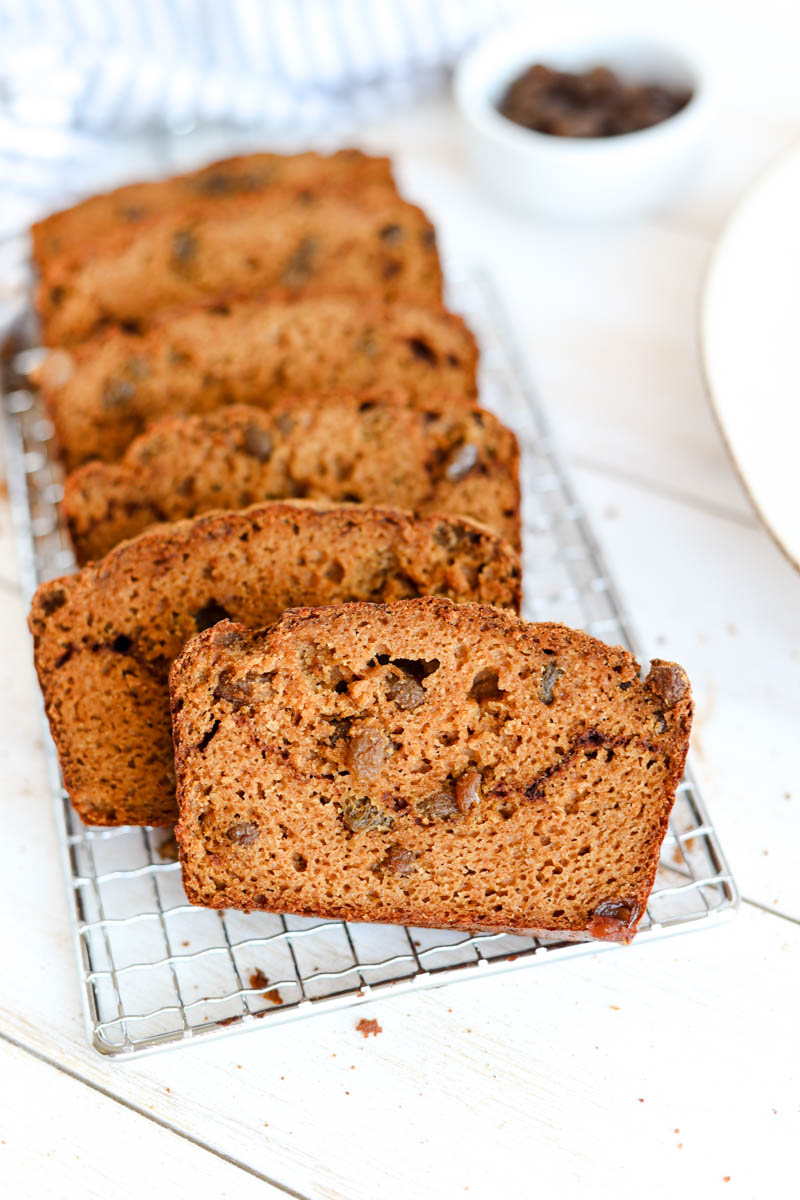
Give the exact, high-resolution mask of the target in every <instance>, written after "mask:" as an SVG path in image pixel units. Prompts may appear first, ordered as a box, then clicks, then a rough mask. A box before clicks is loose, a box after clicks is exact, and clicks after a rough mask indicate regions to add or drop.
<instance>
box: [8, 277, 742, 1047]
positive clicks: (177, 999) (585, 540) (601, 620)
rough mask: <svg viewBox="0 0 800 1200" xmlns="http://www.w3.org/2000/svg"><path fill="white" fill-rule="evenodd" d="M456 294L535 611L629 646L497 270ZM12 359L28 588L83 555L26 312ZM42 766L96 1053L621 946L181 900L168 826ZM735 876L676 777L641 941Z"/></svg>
mask: <svg viewBox="0 0 800 1200" xmlns="http://www.w3.org/2000/svg"><path fill="white" fill-rule="evenodd" d="M450 293H451V294H450V303H451V305H452V307H453V308H455V309H457V310H459V311H461V312H462V313H463V314H464V316H465V317H466V318H467V320H468V321H469V323H470V324H471V326H472V327H473V329H474V330H475V333H476V334H477V336H478V339H479V341H480V343H481V348H482V366H481V400H482V403H483V404H484V405H485V406H486V407H488V408H491V409H492V410H493V411H494V412H496V413H497V414H498V415H499V416H500V417H501V418H502V419H503V420H504V421H505V422H506V423H507V424H508V425H510V426H511V427H512V428H513V429H514V430H515V431H516V432H517V435H518V436H519V439H520V444H521V447H522V456H523V476H522V485H523V498H524V499H523V542H524V554H525V574H524V596H525V601H524V608H523V611H524V614H525V616H527V617H528V618H529V619H531V620H558V621H564V622H566V623H567V624H569V625H573V626H577V627H580V628H583V629H585V630H586V631H587V632H589V633H591V634H594V635H595V636H597V637H599V638H602V639H603V640H604V641H608V642H612V643H619V644H622V645H624V646H627V647H628V648H629V649H632V650H634V653H635V652H636V651H635V646H634V639H633V637H632V635H631V632H630V625H629V622H628V619H627V617H626V615H625V613H624V610H623V608H622V606H621V604H620V601H619V598H618V596H617V593H616V591H615V588H614V586H613V584H612V583H611V581H610V579H609V575H608V571H607V570H606V567H605V564H604V563H603V560H602V558H601V555H600V553H599V550H598V547H597V544H596V543H595V540H594V538H593V536H592V534H591V532H590V530H589V526H588V524H587V521H586V518H585V516H584V515H583V513H582V511H581V509H580V507H579V505H578V504H577V503H576V500H575V496H574V493H573V492H572V489H571V487H570V484H569V482H568V480H567V479H566V478H565V475H564V471H563V468H562V466H561V464H560V462H559V459H558V457H557V455H556V453H555V451H554V448H553V444H552V440H551V436H550V433H549V431H548V428H547V425H546V422H545V420H544V418H543V415H542V413H541V411H540V408H539V405H538V403H537V401H536V398H535V395H534V393H533V391H532V389H531V388H530V386H529V385H528V383H527V381H526V379H525V375H524V373H523V371H522V369H521V366H520V363H519V361H518V359H517V357H516V354H515V352H514V348H513V342H512V340H511V338H510V336H509V333H508V330H507V328H506V326H505V324H504V321H503V319H502V318H501V317H500V316H499V314H500V312H501V309H500V307H499V305H498V302H497V298H496V297H495V296H494V295H493V293H492V290H491V286H490V284H489V282H488V281H487V280H486V279H485V278H483V277H481V276H477V275H476V276H471V275H470V276H463V277H455V276H454V275H451V286H450ZM15 336H16V338H17V341H16V345H14V344H11V345H10V348H9V351H8V353H7V354H6V356H5V362H4V366H3V371H4V375H3V380H2V382H3V391H4V408H5V413H6V434H7V447H8V473H9V493H10V498H11V503H12V508H13V515H14V518H15V525H16V528H17V531H18V535H19V549H20V561H21V567H22V574H23V583H24V586H25V588H26V589H27V590H28V591H29V592H32V591H33V589H34V588H35V587H36V585H37V584H38V583H39V582H41V581H42V580H44V579H49V578H52V577H54V576H56V575H61V574H64V573H66V572H69V571H71V570H73V569H74V560H73V556H72V551H71V549H70V545H69V539H68V537H67V534H66V531H65V529H64V526H63V524H62V522H61V519H60V515H59V510H58V503H59V500H60V498H61V494H62V478H63V477H62V472H61V468H60V466H59V464H58V463H57V461H56V460H55V458H54V456H53V455H51V453H50V447H51V443H52V437H53V428H52V425H51V424H50V422H49V420H48V418H47V415H46V413H45V412H44V410H43V408H42V405H41V402H40V399H39V397H38V396H37V394H36V393H35V391H33V390H32V389H30V388H29V386H28V383H27V379H26V372H27V371H28V370H29V369H30V368H31V366H32V365H33V364H34V363H35V362H36V361H37V359H38V357H39V356H40V353H41V352H40V351H38V350H36V349H35V348H32V347H33V337H34V333H33V328H32V324H31V327H30V328H26V327H25V322H24V321H22V322H21V323H19V324H18V326H17V332H16V334H15ZM45 743H46V746H47V756H48V764H49V769H50V776H51V780H52V790H53V797H54V801H55V809H56V817H57V821H58V826H59V830H60V834H61V844H62V847H63V856H64V867H65V872H66V877H67V881H68V888H69V894H70V908H71V912H72V918H73V929H74V936H75V943H76V948H77V953H78V963H79V969H80V973H81V978H82V982H83V992H84V999H85V1007H86V1015H87V1019H88V1025H89V1033H90V1037H91V1040H92V1043H93V1045H94V1046H95V1048H96V1049H97V1050H99V1051H100V1052H101V1053H103V1054H125V1053H128V1054H130V1053H132V1052H134V1051H135V1052H141V1051H143V1050H152V1049H155V1048H157V1047H162V1046H167V1045H170V1044H173V1043H177V1042H179V1041H181V1040H185V1039H188V1038H192V1037H195V1036H199V1035H202V1036H203V1037H207V1036H211V1035H213V1034H214V1033H217V1034H219V1033H221V1032H230V1031H231V1030H234V1029H241V1030H243V1029H246V1028H254V1027H257V1026H258V1025H259V1024H260V1023H266V1024H274V1023H277V1022H279V1021H286V1020H289V1019H292V1018H297V1017H302V1016H307V1015H310V1014H312V1013H315V1012H317V1011H322V1010H324V1009H328V1008H335V1007H338V1008H341V1007H345V1006H348V1005H351V1004H356V1003H359V1002H360V1001H363V1000H367V999H374V998H376V997H377V996H380V995H386V994H389V993H392V994H396V993H397V992H398V991H400V990H403V991H408V990H413V989H416V988H421V987H431V986H437V985H439V984H443V983H445V982H451V981H454V980H458V979H474V978H479V977H481V976H485V975H489V974H496V973H498V972H500V971H507V970H512V969H515V968H519V967H523V966H533V965H540V964H542V963H548V962H556V961H557V960H558V959H560V958H564V957H567V956H570V955H577V954H586V953H597V952H598V951H607V950H609V949H613V947H611V946H609V945H608V944H603V943H597V942H588V943H580V944H574V943H566V942H563V941H558V940H542V939H536V938H525V937H517V936H512V935H510V934H468V933H458V932H453V931H442V930H432V929H411V928H408V929H407V928H405V927H403V926H388V925H367V924H350V923H346V922H343V921H322V920H314V919H310V918H301V917H292V916H276V915H271V914H267V913H252V914H245V913H239V912H233V911H228V912H218V911H212V910H209V909H203V908H195V907H192V906H191V905H189V904H187V902H186V898H185V896H184V893H183V889H182V886H181V877H180V868H179V865H178V863H177V861H176V851H175V843H174V840H173V838H172V836H171V835H170V834H169V832H168V831H165V830H156V829H140V828H134V827H126V828H121V829H90V828H88V827H86V826H84V825H83V824H82V822H81V821H80V820H79V819H78V817H77V816H76V815H75V813H74V812H73V810H72V808H71V806H70V803H69V800H68V798H67V795H66V793H65V792H64V790H63V787H62V783H61V777H60V773H59V768H58V760H57V757H56V752H55V748H54V746H53V744H52V742H51V741H50V738H49V734H46V737H45ZM737 903H738V894H737V890H736V885H735V883H734V881H733V878H732V876H731V873H730V871H729V869H728V866H727V864H726V861H725V858H724V855H723V853H722V850H721V848H720V845H719V842H718V840H717V836H716V833H715V830H714V827H713V825H712V824H711V821H710V819H709V817H708V814H707V812H706V809H705V806H704V804H703V801H702V798H701V796H700V794H699V792H698V789H697V785H696V784H695V782H694V780H693V779H692V777H691V775H688V774H687V776H686V777H685V778H684V780H683V781H682V783H681V784H680V787H679V788H678V793H677V798H676V802H675V807H674V809H673V813H672V817H671V821H670V827H669V833H668V835H667V838H666V840H665V842H664V847H663V853H662V858H661V864H660V867H659V870H658V874H657V877H656V882H655V887H654V889H653V892H652V894H651V896H650V901H649V903H648V906H647V911H646V914H645V916H644V918H643V919H642V923H641V926H640V932H639V934H638V936H637V938H636V944H637V945H639V944H640V943H642V942H646V941H649V940H652V939H654V938H659V937H664V936H666V935H668V934H672V933H678V932H683V931H687V930H690V929H699V928H703V927H705V926H707V925H709V924H711V923H713V922H718V921H721V920H723V919H725V918H727V917H729V916H730V915H732V913H733V912H734V911H735V908H736V905H737Z"/></svg>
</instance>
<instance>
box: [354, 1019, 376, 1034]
mask: <svg viewBox="0 0 800 1200" xmlns="http://www.w3.org/2000/svg"><path fill="white" fill-rule="evenodd" d="M356 1031H357V1032H358V1033H360V1034H362V1036H363V1037H365V1038H368V1037H369V1035H370V1034H372V1035H373V1036H374V1037H377V1036H378V1034H379V1033H383V1029H382V1028H381V1026H380V1025H379V1024H378V1022H377V1021H376V1020H374V1018H372V1019H370V1020H367V1018H366V1017H362V1018H361V1020H360V1021H359V1022H358V1024H357V1025H356Z"/></svg>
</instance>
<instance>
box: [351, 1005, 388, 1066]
mask: <svg viewBox="0 0 800 1200" xmlns="http://www.w3.org/2000/svg"><path fill="white" fill-rule="evenodd" d="M356 1030H357V1031H358V1033H360V1034H362V1036H363V1037H365V1038H368V1037H369V1035H370V1034H372V1035H373V1036H374V1037H377V1036H378V1034H379V1033H383V1029H382V1027H381V1026H380V1025H379V1024H378V1022H377V1021H376V1020H375V1019H374V1018H370V1019H369V1020H367V1018H366V1017H362V1018H361V1020H360V1021H359V1022H358V1024H357V1025H356ZM351 1069H352V1068H351Z"/></svg>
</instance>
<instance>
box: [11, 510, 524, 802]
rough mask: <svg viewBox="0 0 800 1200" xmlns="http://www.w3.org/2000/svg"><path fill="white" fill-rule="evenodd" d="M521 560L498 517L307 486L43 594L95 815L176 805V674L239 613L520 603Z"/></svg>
mask: <svg viewBox="0 0 800 1200" xmlns="http://www.w3.org/2000/svg"><path fill="white" fill-rule="evenodd" d="M519 589H520V565H519V559H518V556H517V555H516V553H515V552H514V550H513V549H512V548H511V547H510V546H509V545H508V544H507V543H505V542H503V541H502V540H501V539H499V538H497V537H496V536H495V535H493V534H491V533H490V532H489V531H487V530H484V529H481V528H479V527H477V526H475V525H472V524H470V523H469V522H464V521H460V520H458V519H448V518H445V517H429V518H419V519H414V518H413V517H411V516H410V515H408V514H404V513H401V512H397V511H396V510H394V509H386V508H366V507H359V506H356V505H352V506H343V507H335V506H327V507H326V506H325V505H315V504H312V503H308V502H302V501H295V502H286V503H277V504H265V505H256V506H254V507H252V508H250V509H247V510H243V511H241V512H225V513H217V514H212V515H208V516H204V517H198V518H196V519H194V520H192V521H184V522H179V523H178V524H175V525H167V526H157V527H155V528H154V529H153V530H152V531H150V532H147V533H144V534H142V535H141V536H140V537H138V538H135V539H134V540H132V541H130V542H125V543H123V544H122V545H120V546H118V547H117V548H116V549H115V550H113V551H112V552H111V554H109V555H108V556H107V557H106V558H105V559H103V560H102V561H101V562H99V563H97V564H96V565H93V566H90V567H86V568H84V570H83V571H81V572H80V573H79V574H78V575H74V576H69V577H67V578H64V579H60V580H53V581H51V582H49V583H45V584H43V585H42V586H41V587H40V588H39V589H38V591H37V593H36V595H35V597H34V600H33V605H32V608H31V616H30V626H31V630H32V632H33V635H34V651H35V661H36V669H37V672H38V675H39V681H40V684H41V687H42V692H43V693H44V697H45V706H46V710H47V715H48V718H49V721H50V726H51V730H52V732H53V737H54V740H55V742H56V745H57V747H58V752H59V758H60V762H61V768H62V773H63V775H64V781H65V785H66V788H67V791H68V792H69V795H70V798H71V800H72V803H73V805H74V807H75V808H76V809H77V811H78V813H79V814H80V816H81V817H82V818H83V820H84V821H86V822H88V823H89V824H98V825H118V824H140V825H141V824H144V825H159V824H168V823H171V822H172V821H173V820H174V817H175V793H174V775H173V755H172V741H171V736H170V727H169V704H168V697H167V676H168V671H169V666H170V663H171V661H172V660H173V659H174V658H175V657H176V655H177V654H178V653H179V652H180V650H181V648H182V647H183V645H184V644H185V643H186V641H187V640H188V638H190V637H191V636H192V635H193V634H195V633H197V632H198V630H201V629H205V628H206V627H208V626H209V625H213V624H214V622H216V621H219V620H221V619H223V618H225V617H233V618H235V619H236V620H237V621H240V622H242V623H243V624H246V625H262V624H265V623H267V622H271V621H275V620H276V619H277V618H278V617H279V616H280V614H281V613H282V612H283V611H284V609H286V608H289V607H291V606H292V605H297V604H309V603H312V604H326V603H342V602H345V601H353V600H367V599H371V600H392V599H397V598H400V597H403V596H415V595H426V594H428V593H440V594H443V595H447V596H450V597H452V598H453V599H456V600H470V601H476V600H477V601H481V602H485V603H491V604H497V605H500V606H504V605H511V606H515V607H516V606H518V604H519Z"/></svg>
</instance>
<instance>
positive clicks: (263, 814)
mask: <svg viewBox="0 0 800 1200" xmlns="http://www.w3.org/2000/svg"><path fill="white" fill-rule="evenodd" d="M170 690H171V699H172V715H173V729H174V738H175V762H176V771H177V778H178V803H179V809H180V819H179V822H178V826H177V830H176V836H177V840H178V845H179V848H180V856H181V862H182V864H183V874H184V887H185V889H186V894H187V896H188V897H189V899H190V900H191V901H192V902H193V903H195V904H204V905H208V906H210V907H220V908H222V907H232V908H243V909H247V910H249V909H265V910H267V911H275V912H288V913H300V914H304V915H314V916H321V917H333V918H344V919H347V920H356V921H381V922H398V923H404V924H409V925H430V926H453V927H455V928H463V929H475V930H511V931H514V932H519V933H528V932H537V933H546V934H559V935H560V936H562V937H565V938H575V939H578V938H585V937H596V938H604V939H609V940H613V941H623V942H624V941H629V940H630V939H631V938H632V937H633V935H634V933H635V931H636V927H637V924H638V922H639V919H640V917H641V915H642V913H643V912H644V909H645V904H646V902H647V897H648V894H649V891H650V888H651V886H652V883H653V878H654V875H655V871H656V866H657V863H658V858H659V849H660V846H661V842H662V839H663V837H664V833H665V831H666V828H667V820H668V817H669V812H670V808H671V806H672V803H673V799H674V794H675V788H676V785H677V783H678V781H679V780H680V777H681V773H682V770H683V764H684V759H685V757H686V750H687V744H688V739H689V729H690V724H691V716H692V701H691V697H690V691H689V683H688V680H687V678H686V676H685V674H684V673H683V671H682V670H681V668H680V667H678V666H675V665H674V664H672V663H661V662H655V663H654V664H653V666H652V668H651V670H650V673H649V675H648V676H647V678H646V679H645V680H644V682H642V681H641V680H640V678H639V667H638V664H637V663H636V661H635V660H634V659H633V657H632V656H631V655H630V654H629V653H627V652H626V651H624V650H622V649H620V648H619V647H616V648H615V647H610V646H606V645H604V644H603V643H601V642H598V641H596V640H595V639H594V638H591V637H589V636H588V635H586V634H584V633H579V632H575V631H574V630H570V629H567V628H566V627H565V626H563V625H550V624H542V625H529V624H527V623H525V622H524V621H521V620H520V619H519V618H517V617H515V616H514V615H513V614H512V613H508V612H499V611H497V610H495V609H491V608H484V607H480V606H475V605H454V604H451V603H449V602H448V601H446V600H441V599H431V598H428V599H422V600H411V601H404V602H401V603H395V604H389V605H387V606H385V607H384V606H378V605H370V604H351V605H342V606H336V607H330V608H316V609H313V608H312V609H307V608H306V609H299V610H296V611H293V612H288V613H285V614H284V616H283V617H282V618H281V620H280V621H278V622H277V624H275V625H274V626H272V627H271V628H267V629H262V630H258V631H253V630H246V629H243V628H242V627H241V626H238V625H236V624H234V623H233V622H227V621H226V622H222V623H220V624H219V625H217V626H216V627H215V628H214V629H213V630H208V631H207V632H205V633H203V634H200V635H199V636H198V637H195V638H193V639H192V640H191V641H190V642H189V643H188V645H187V647H186V649H185V650H184V652H183V654H182V655H181V657H180V658H179V659H178V661H177V662H176V663H175V664H174V666H173V668H172V672H171V687H170Z"/></svg>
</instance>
